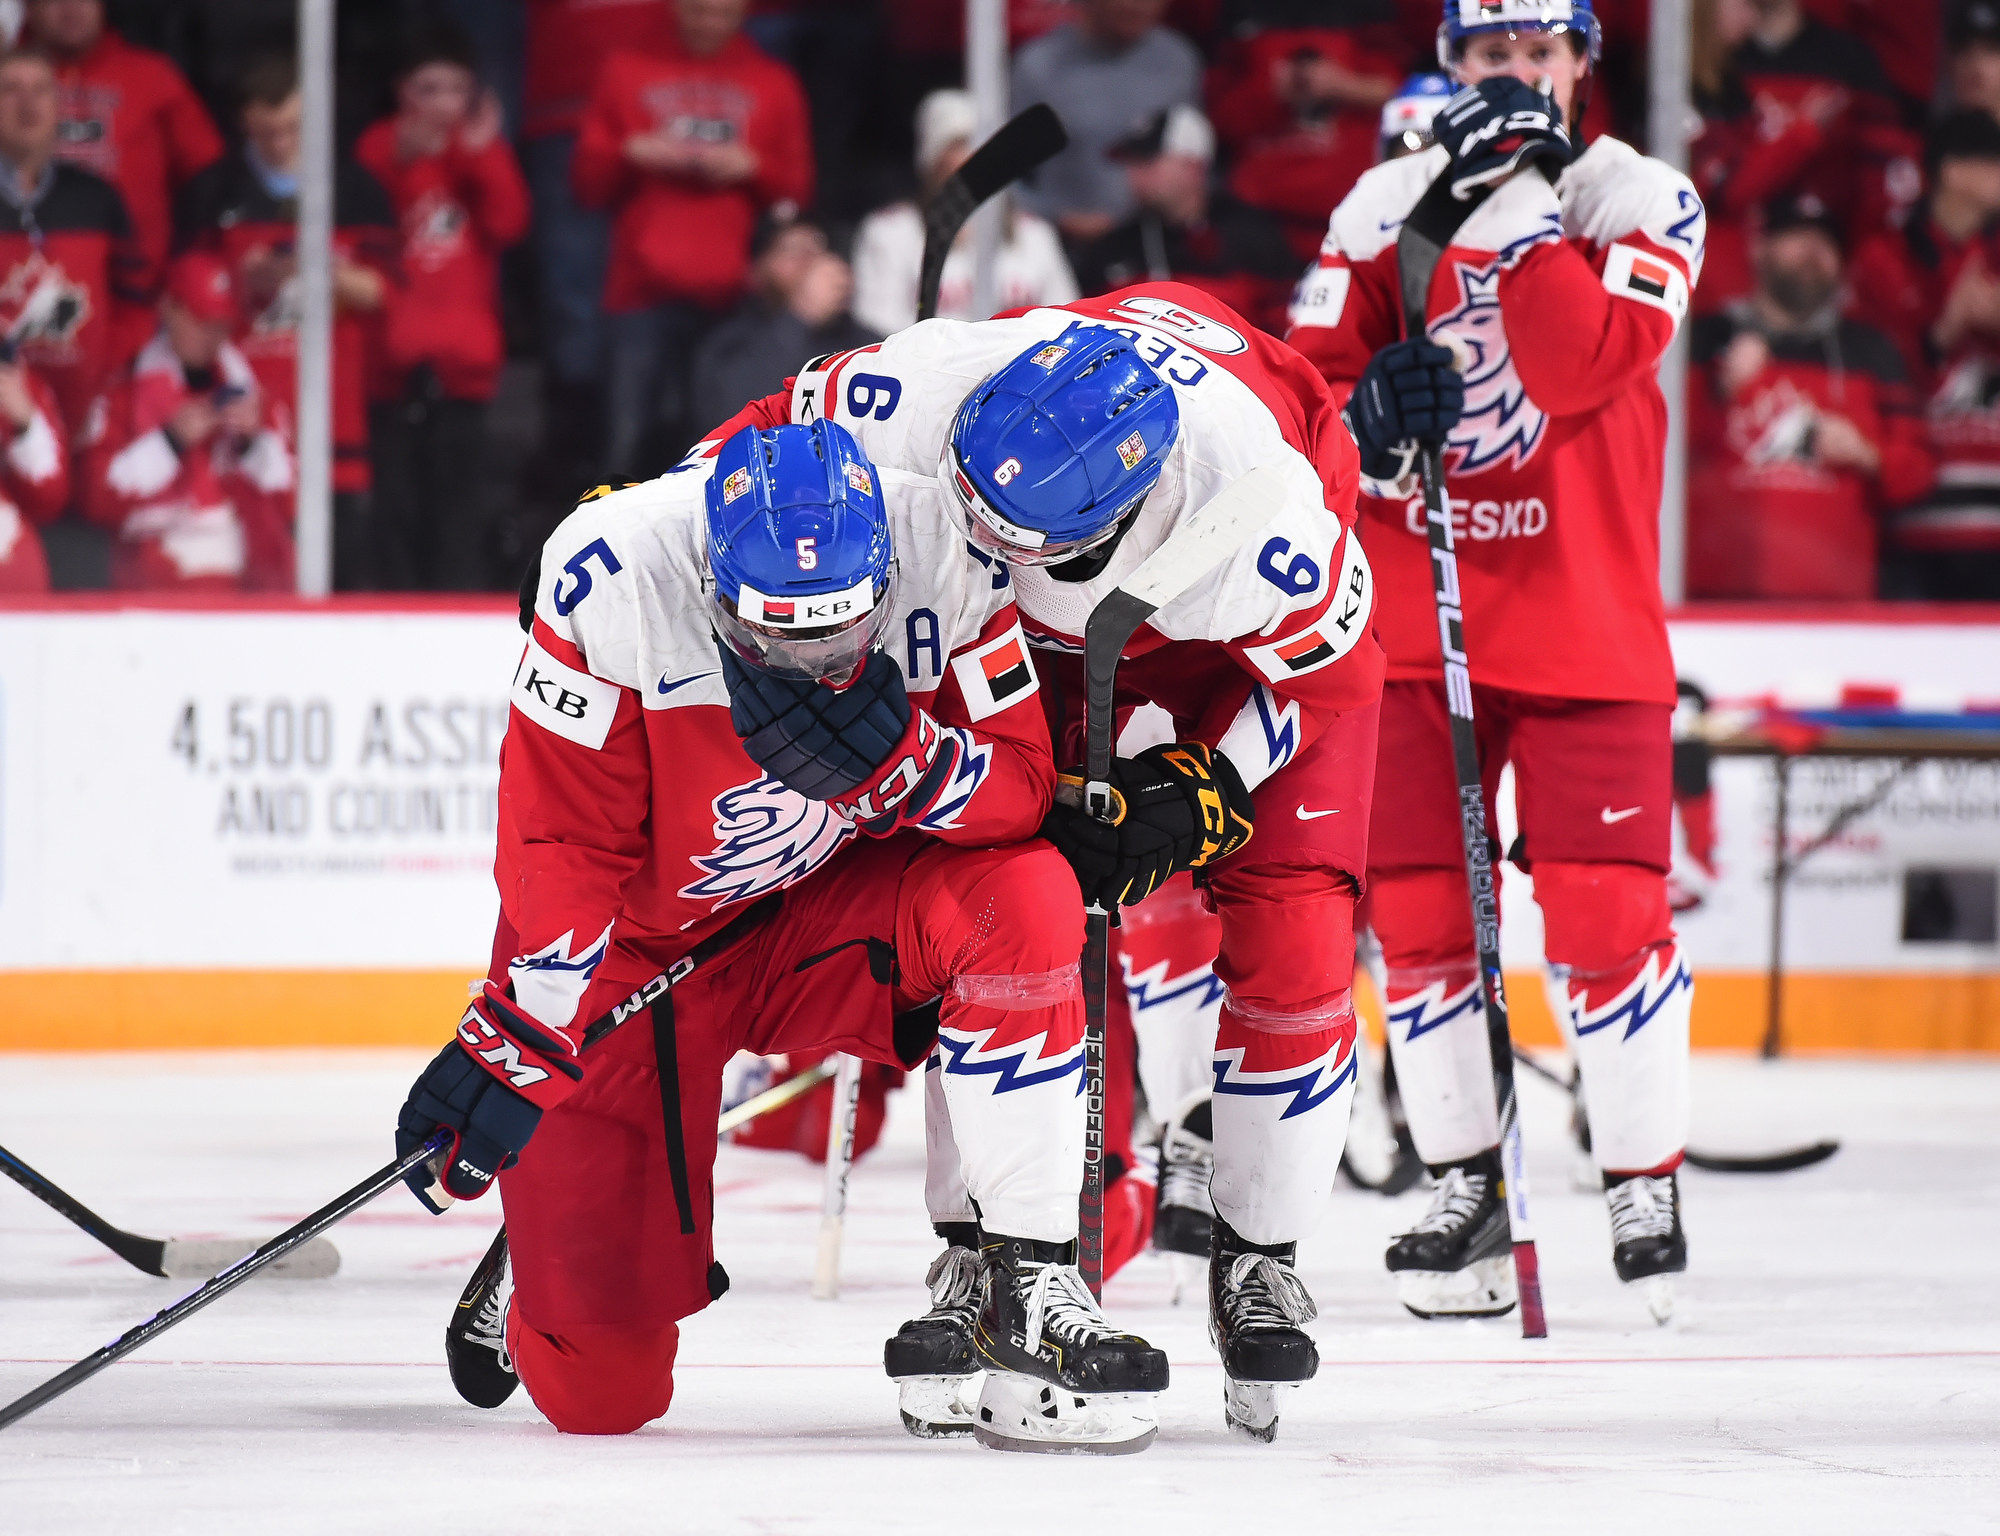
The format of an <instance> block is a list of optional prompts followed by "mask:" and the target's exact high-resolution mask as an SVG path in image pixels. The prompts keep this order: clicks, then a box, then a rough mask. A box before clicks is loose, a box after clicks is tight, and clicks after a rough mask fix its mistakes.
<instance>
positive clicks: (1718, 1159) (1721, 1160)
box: [1514, 1045, 1840, 1173]
mask: <svg viewBox="0 0 2000 1536" xmlns="http://www.w3.org/2000/svg"><path fill="white" fill-rule="evenodd" d="M1514 1059H1515V1060H1516V1061H1518V1062H1519V1063H1520V1064H1521V1065H1522V1066H1524V1067H1526V1068H1527V1069H1528V1070H1529V1071H1530V1072H1532V1073H1534V1074H1535V1076H1537V1077H1539V1078H1540V1079H1542V1081H1543V1082H1545V1083H1553V1084H1554V1085H1555V1086H1556V1087H1558V1088H1560V1089H1562V1091H1563V1092H1564V1093H1566V1094H1568V1095H1569V1096H1570V1098H1571V1099H1575V1097H1576V1085H1575V1084H1574V1083H1572V1082H1570V1081H1569V1079H1567V1078H1565V1077H1564V1076H1563V1075H1562V1074H1561V1073H1560V1072H1555V1071H1552V1070H1551V1069H1550V1068H1548V1067H1545V1066H1543V1065H1542V1063H1541V1062H1539V1061H1537V1060H1535V1058H1534V1057H1533V1056H1530V1055H1529V1054H1528V1053H1527V1052H1526V1051H1524V1050H1522V1049H1521V1047H1520V1046H1518V1045H1517V1046H1515V1047H1514ZM1839 1150H1840V1143H1839V1142H1838V1141H1815V1142H1810V1143H1808V1144H1807V1145H1805V1146H1802V1147H1790V1148H1787V1149H1786V1150H1785V1151H1783V1152H1758V1153H1745V1154H1741V1155H1739V1154H1736V1153H1733V1152H1700V1151H1697V1150H1696V1149H1695V1148H1693V1147H1688V1148H1686V1149H1685V1150H1684V1151H1683V1152H1682V1154H1681V1155H1682V1156H1683V1157H1685V1158H1686V1159H1687V1161H1688V1163H1689V1165H1690V1166H1691V1167H1695V1168H1702V1169H1706V1170H1707V1171H1708V1172H1710V1173H1790V1172H1792V1171H1793V1170H1794V1169H1798V1168H1810V1167H1812V1166H1813V1165H1814V1164H1815V1163H1823V1162H1825V1161H1826V1160H1827V1159H1828V1158H1829V1157H1832V1156H1833V1154H1834V1153H1836V1152H1838V1151H1839Z"/></svg>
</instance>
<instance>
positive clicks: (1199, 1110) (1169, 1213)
mask: <svg viewBox="0 0 2000 1536" xmlns="http://www.w3.org/2000/svg"><path fill="white" fill-rule="evenodd" d="M1211 1104H1212V1101H1211V1099H1210V1097H1209V1095H1208V1094H1207V1093H1199V1094H1196V1095H1194V1096H1192V1097H1190V1098H1188V1099H1187V1100H1185V1101H1183V1102H1182V1103H1181V1104H1180V1105H1178V1106H1177V1107H1176V1108H1175V1110H1174V1113H1173V1115H1172V1116H1171V1117H1170V1118H1169V1119H1168V1121H1167V1124H1166V1128H1165V1129H1164V1130H1163V1131H1162V1132H1161V1133H1160V1179H1159V1186H1158V1190H1159V1192H1158V1194H1157V1195H1156V1196H1155V1198H1154V1204H1153V1246H1154V1247H1155V1248H1156V1249H1158V1250H1159V1251H1160V1252H1162V1253H1164V1254H1168V1255H1169V1256H1170V1259H1169V1262H1171V1263H1172V1265H1173V1266H1174V1300H1175V1302H1176V1303H1178V1302H1179V1301H1180V1299H1181V1292H1182V1289H1183V1287H1184V1286H1192V1285H1196V1284H1199V1281H1198V1280H1197V1278H1196V1276H1197V1274H1198V1273H1199V1271H1198V1270H1197V1268H1196V1264H1197V1263H1198V1262H1199V1263H1205V1262H1206V1261H1207V1259H1208V1249H1209V1242H1210V1235H1209V1234H1210V1229H1211V1227H1212V1225H1213V1223H1214V1221H1215V1204H1214V1201H1213V1200H1211V1199H1210V1197H1209V1193H1208V1185H1209V1181H1210V1180H1211V1179H1212V1178H1213V1177H1214V1176H1215V1140H1214V1132H1213V1123H1212V1112H1211ZM1183 1271H1185V1273H1183Z"/></svg>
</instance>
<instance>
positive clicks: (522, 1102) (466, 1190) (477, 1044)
mask: <svg viewBox="0 0 2000 1536" xmlns="http://www.w3.org/2000/svg"><path fill="white" fill-rule="evenodd" d="M574 1057H575V1052H574V1051H573V1050H571V1048H570V1046H569V1044H568V1043H567V1042H566V1041H564V1040H563V1039H561V1038H560V1037H559V1036H557V1035H555V1034H553V1033H551V1032H549V1031H547V1030H544V1029H543V1028H542V1027H541V1026H540V1025H538V1024H536V1023H535V1021H534V1020H532V1019H530V1018H529V1017H528V1016H527V1015H526V1014H525V1013H523V1012H521V1011H520V1009H518V1008H516V1007H515V1006H514V1003H513V1001H512V999H510V998H509V997H508V996H507V995H506V994H505V993H504V992H502V991H501V990H500V989H499V988H498V987H496V986H494V985H493V983H492V982H490V981H489V982H488V983H487V984H486V989H485V991H484V992H482V993H481V994H480V995H479V996H478V997H477V998H475V999H473V1002H472V1006H471V1007H469V1008H467V1009H466V1010H465V1017H464V1018H462V1019H460V1020H459V1023H458V1038H457V1039H455V1040H453V1041H452V1043H451V1044H450V1045H447V1046H446V1047H445V1048H444V1049H443V1050H441V1051H439V1052H438V1053H437V1056H436V1057H435V1058H434V1059H433V1060H432V1062H431V1064H430V1065H429V1066H427V1067H425V1068H424V1070H423V1071H422V1072H420V1073H419V1074H417V1080H416V1082H414V1083H413V1084H411V1085H410V1096H409V1097H408V1098H407V1099H405V1100H404V1101H403V1109H402V1113H401V1114H399V1115H398V1116H397V1117H396V1156H397V1157H399V1158H400V1157H406V1156H408V1155H409V1154H410V1153H412V1152H414V1151H416V1149H417V1148H418V1147H420V1146H422V1145H423V1144H424V1143H425V1142H427V1141H429V1140H430V1139H431V1137H433V1136H435V1135H436V1134H437V1133H438V1132H439V1131H449V1132H451V1133H452V1144H451V1145H450V1146H449V1147H447V1148H446V1149H445V1152H444V1155H443V1156H442V1157H440V1158H436V1159H433V1160H432V1162H430V1163H427V1164H419V1165H418V1166H417V1167H415V1168H413V1169H411V1170H410V1171H409V1172H408V1173H406V1174H404V1175H403V1182H404V1183H406V1184H408V1185H409V1186H410V1190H411V1193H413V1194H414V1195H415V1196H416V1197H417V1198H418V1199H419V1200H421V1201H422V1202H423V1203H424V1205H425V1207H426V1208H428V1209H429V1210H430V1211H431V1212H432V1213H433V1214H434V1215H437V1214H442V1213H443V1212H444V1210H445V1209H446V1208H447V1207H448V1206H449V1205H450V1204H451V1202H452V1201H453V1200H477V1199H478V1198H479V1197H480V1196H481V1195H483V1194H485V1193H486V1191H487V1190H488V1189H489V1188H491V1187H492V1184H493V1176H494V1175H495V1174H497V1173H499V1172H500V1171H501V1170H503V1169H505V1168H509V1167H511V1166H512V1165H513V1163H514V1160H515V1158H516V1157H517V1156H518V1155H519V1154H520V1151H521V1149H522V1148H523V1147H525V1146H526V1145H527V1144H528V1138H529V1137H530V1136H532V1135H534V1133H535V1127H536V1126H537V1125H539V1124H541V1120H542V1111H543V1110H546V1109H553V1108H554V1107H555V1106H556V1105H558V1104H560V1103H561V1102H562V1101H563V1100H564V1099H566V1098H568V1097H569V1096H570V1095H571V1094H572V1093H574V1092H575V1091H576V1088H577V1085H578V1084H579V1083H581V1082H582V1081H583V1069H582V1068H581V1067H580V1066H578V1065H577V1063H576V1061H575V1059H574ZM440 1189H442V1192H443V1196H444V1198H440V1195H439V1190H440Z"/></svg>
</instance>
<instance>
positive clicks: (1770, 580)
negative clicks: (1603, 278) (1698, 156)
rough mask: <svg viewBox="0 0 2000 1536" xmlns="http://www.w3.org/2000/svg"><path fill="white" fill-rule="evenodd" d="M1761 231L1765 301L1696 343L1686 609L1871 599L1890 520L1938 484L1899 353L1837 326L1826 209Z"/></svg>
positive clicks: (1853, 324) (1779, 216) (1796, 209)
mask: <svg viewBox="0 0 2000 1536" xmlns="http://www.w3.org/2000/svg"><path fill="white" fill-rule="evenodd" d="M1762 224H1763V227H1762V230H1761V232H1760V233H1759V235H1758V237H1757V240H1756V242H1755V245H1754V247H1753V258H1754V261H1755V265H1756V272H1757V286H1756V288H1755V289H1754V290H1753V291H1752V293H1751V294H1750V296H1749V297H1748V298H1747V299H1744V300H1740V301H1738V302H1737V303H1736V304H1733V305H1732V306H1731V307H1730V308H1729V310H1728V311H1727V312H1726V313H1724V314H1721V315H1709V316H1704V317H1703V318H1702V319H1700V320H1699V321H1697V322H1696V324H1695V327H1694V331H1693V352H1694V363H1695V377H1694V378H1693V380H1692V381H1691V382H1690V388H1689V391H1688V394H1689V405H1690V433H1689V436H1690V453H1689V471H1690V474H1689V494H1688V595H1689V596H1690V597H1705V598H1813V599H1855V598H1871V597H1873V596H1874V595H1875V589H1876V565H1877V560H1876V549H1877V536H1876V529H1877V522H1878V518H1879V514H1880V512H1881V510H1882V508H1883V507H1884V506H1887V505H1894V504H1895V503H1898V502H1901V501H1906V500H1909V499H1911V498H1913V497H1915V496H1919V495H1921V494H1922V493H1923V491H1924V490H1925V488H1926V487H1927V486H1928V485H1929V484H1930V480H1931V474H1932V466H1931V460H1930V455H1929V453H1928V451H1927V450H1926V449H1925V447H1924V441H1923V429H1922V423H1921V422H1920V421H1919V420H1918V417H1917V414H1916V400H1915V395H1914V392H1913V391H1912V390H1911V388H1910V384H1909V378H1908V375H1907V373H1906V372H1905V371H1904V368H1903V362H1902V359H1901V357H1900V356H1898V354H1897V351H1896V347H1895V344H1894V343H1893V342H1892V341H1890V339H1889V338H1888V337H1887V336H1886V335H1884V334H1883V333H1882V332H1881V331H1879V330H1877V329H1875V328H1874V327H1873V326H1869V325H1863V324H1861V323H1859V322H1858V321H1854V320H1843V319H1842V318H1841V315H1840V294H1841V284H1842V278H1843V275H1844V274H1843V272H1842V254H1841V243H1840V242H1841V232H1840V226H1839V224H1838V223H1837V222H1836V221H1835V220H1834V218H1833V216H1832V214H1831V213H1830V212H1829V211H1828V209H1827V208H1826V207H1825V206H1824V205H1823V204H1820V203H1818V202H1816V201H1813V200H1811V199H1809V198H1801V199H1797V200H1793V201H1789V202H1784V203H1778V204H1774V205H1773V206H1772V207H1770V208H1769V209H1767V210H1766V211H1765V213H1764V217H1763V221H1762Z"/></svg>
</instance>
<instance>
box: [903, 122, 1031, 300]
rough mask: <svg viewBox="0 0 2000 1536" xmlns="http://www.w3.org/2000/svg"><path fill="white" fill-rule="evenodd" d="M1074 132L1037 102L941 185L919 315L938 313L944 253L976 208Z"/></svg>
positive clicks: (928, 215) (931, 218)
mask: <svg viewBox="0 0 2000 1536" xmlns="http://www.w3.org/2000/svg"><path fill="white" fill-rule="evenodd" d="M1068 143H1069V133H1068V131H1067V130H1066V129H1064V127H1063V125H1062V119H1061V118H1060V117H1058V116H1056V111H1055V108H1054V107H1051V106H1050V105H1048V103H1046V102H1037V103H1035V105H1034V106H1032V107H1029V108H1028V109H1027V110H1026V111H1025V112H1018V113H1016V114H1015V115H1014V116H1013V117H1011V118H1009V119H1008V120H1007V121H1006V122H1004V123H1002V124H1001V125H1000V130H999V132H997V133H995V134H994V135H993V137H992V138H990V139H988V140H987V141H986V142H985V143H984V144H982V145H980V146H979V148H978V149H976V150H974V151H973V152H972V155H971V156H970V158H968V159H967V160H966V162H965V164H963V165H961V166H960V167H959V168H958V169H957V170H956V171H954V172H953V173H952V174H951V176H950V177H949V178H948V179H947V180H946V181H945V184H944V185H943V186H941V187H939V188H938V190H937V195H936V196H935V197H933V198H932V199H931V200H930V203H929V205H928V206H927V207H926V208H925V209H924V262H923V267H922V269H921V271H920V273H919V275H918V278H917V318H918V319H919V320H929V319H931V318H932V317H933V316H935V315H936V314H937V299H938V284H939V283H940V282H942V281H943V279H944V263H945V258H946V257H947V256H949V255H950V254H951V247H952V242H953V241H954V240H956V239H957V238H958V232H959V231H960V230H961V229H963V228H965V221H966V220H967V219H969V218H971V217H972V214H973V210H975V209H976V208H978V206H979V205H980V204H981V203H983V202H985V201H986V199H987V198H989V197H991V196H993V194H994V193H996V192H998V191H1000V190H1001V189H1002V188H1003V187H1007V186H1011V185H1012V184H1013V183H1014V182H1017V181H1019V180H1020V179H1021V178H1022V177H1023V176H1026V175H1027V174H1029V173H1030V172H1031V171H1033V170H1034V169H1035V168H1036V167H1037V166H1039V165H1040V164H1042V162H1043V161H1045V160H1050V159H1053V158H1054V157H1055V156H1056V155H1059V154H1061V153H1062V151H1063V148H1064V146H1066V145H1067V144H1068Z"/></svg>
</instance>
